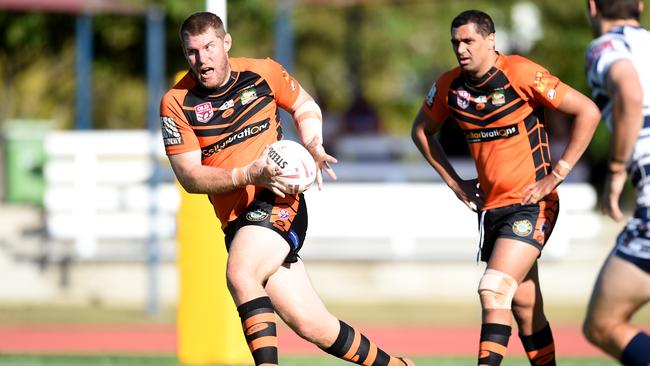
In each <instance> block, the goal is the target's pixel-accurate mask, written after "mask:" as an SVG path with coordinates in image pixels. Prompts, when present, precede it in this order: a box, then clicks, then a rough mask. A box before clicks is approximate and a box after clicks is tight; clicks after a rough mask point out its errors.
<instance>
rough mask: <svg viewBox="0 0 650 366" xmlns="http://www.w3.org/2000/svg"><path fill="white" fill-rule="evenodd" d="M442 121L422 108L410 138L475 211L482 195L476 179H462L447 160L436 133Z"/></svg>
mask: <svg viewBox="0 0 650 366" xmlns="http://www.w3.org/2000/svg"><path fill="white" fill-rule="evenodd" d="M441 126H442V122H437V121H434V120H433V119H432V118H431V117H429V116H428V115H427V113H426V112H425V111H424V109H423V108H420V111H419V112H418V114H417V115H416V116H415V120H414V121H413V128H412V129H411V138H412V139H413V142H414V143H415V146H417V148H418V150H420V153H421V154H422V156H424V158H425V159H426V161H427V162H428V163H429V164H430V165H431V166H432V167H433V168H434V169H435V170H436V171H437V172H438V174H440V177H441V178H442V179H443V180H444V181H445V183H447V185H448V186H449V188H451V190H452V191H454V193H455V194H456V196H457V197H458V199H460V200H461V201H463V203H465V205H467V207H469V208H470V209H471V210H474V211H476V210H477V209H480V208H481V207H482V206H483V195H482V193H481V192H480V190H479V189H478V187H477V185H476V180H475V179H472V180H463V179H462V178H461V177H460V176H459V175H458V173H457V172H456V170H455V169H454V167H453V166H452V165H451V163H450V162H449V159H448V158H447V154H445V152H444V150H443V148H442V146H441V145H440V142H438V139H437V138H436V136H435V135H436V134H437V133H438V131H440V128H441Z"/></svg>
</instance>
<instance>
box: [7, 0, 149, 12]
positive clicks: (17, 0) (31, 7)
mask: <svg viewBox="0 0 650 366" xmlns="http://www.w3.org/2000/svg"><path fill="white" fill-rule="evenodd" d="M0 10H13V11H40V12H51V13H71V14H97V13H110V14H120V15H140V14H144V13H145V10H144V9H143V8H141V7H134V6H131V5H127V4H124V3H123V2H122V1H121V0H0Z"/></svg>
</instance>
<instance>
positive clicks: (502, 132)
mask: <svg viewBox="0 0 650 366" xmlns="http://www.w3.org/2000/svg"><path fill="white" fill-rule="evenodd" d="M463 133H464V134H465V140H467V142H468V143H470V144H471V143H475V142H486V141H492V140H498V139H507V138H510V137H512V136H516V135H519V130H518V129H517V125H516V124H515V125H510V126H505V127H497V128H482V129H477V130H464V131H463Z"/></svg>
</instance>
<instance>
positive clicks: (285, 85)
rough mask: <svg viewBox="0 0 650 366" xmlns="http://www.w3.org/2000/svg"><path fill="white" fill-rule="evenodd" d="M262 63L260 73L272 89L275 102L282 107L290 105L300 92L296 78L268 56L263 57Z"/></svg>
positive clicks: (285, 107)
mask: <svg viewBox="0 0 650 366" xmlns="http://www.w3.org/2000/svg"><path fill="white" fill-rule="evenodd" d="M263 65H264V67H263V68H262V70H261V73H262V74H263V76H264V78H265V79H266V80H267V81H268V83H269V86H270V87H271V90H273V94H274V95H275V102H276V103H277V104H278V106H280V108H283V109H287V108H289V107H291V106H292V105H293V103H294V102H295V101H296V99H297V98H298V94H299V93H300V84H299V83H298V80H296V79H295V78H294V77H293V76H291V75H290V74H289V73H288V72H287V70H285V69H284V67H282V65H280V64H279V63H277V62H276V61H274V60H271V59H270V58H267V59H264V63H263Z"/></svg>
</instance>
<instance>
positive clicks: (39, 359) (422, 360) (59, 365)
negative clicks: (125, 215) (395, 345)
mask: <svg viewBox="0 0 650 366" xmlns="http://www.w3.org/2000/svg"><path fill="white" fill-rule="evenodd" d="M413 361H415V362H416V363H417V365H418V366H465V365H473V364H475V363H476V359H474V358H442V357H440V358H438V357H436V358H434V357H414V358H413ZM149 365H151V366H154V365H155V366H179V365H180V364H179V363H178V361H177V360H176V358H175V357H173V356H101V355H85V356H75V355H56V356H55V355H32V356H27V355H2V354H0V366H149ZM280 365H283V366H337V365H338V366H343V365H352V364H351V363H348V362H344V361H341V360H338V359H335V358H333V357H330V356H319V357H311V356H286V357H281V358H280ZM502 365H503V366H528V365H529V363H528V360H526V359H523V358H506V359H505V360H504V362H503V364H502ZM558 365H560V366H616V365H618V364H617V363H615V362H614V361H612V360H608V359H604V358H599V359H594V358H583V359H577V358H573V359H564V360H561V361H559V362H558ZM213 366H222V365H219V364H216V365H213ZM224 366H225V365H224Z"/></svg>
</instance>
